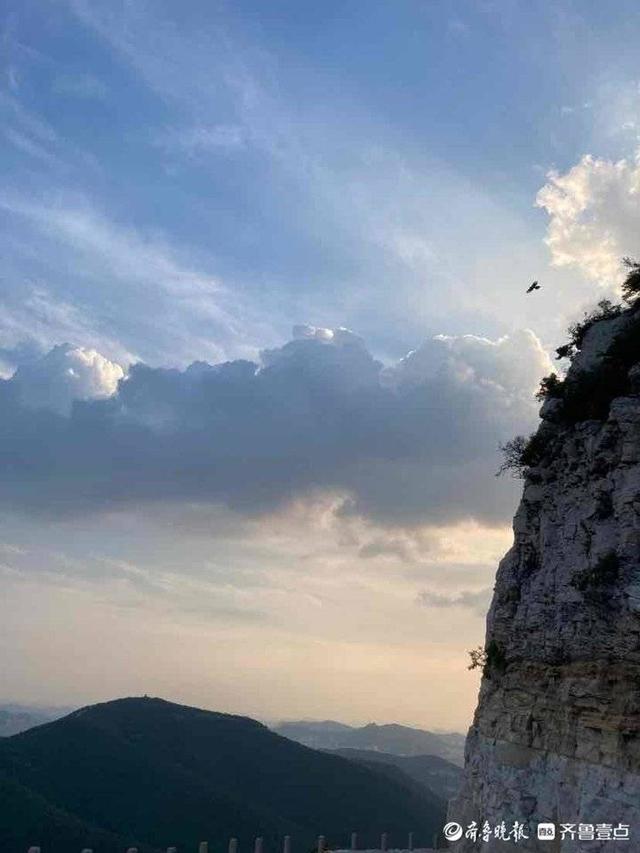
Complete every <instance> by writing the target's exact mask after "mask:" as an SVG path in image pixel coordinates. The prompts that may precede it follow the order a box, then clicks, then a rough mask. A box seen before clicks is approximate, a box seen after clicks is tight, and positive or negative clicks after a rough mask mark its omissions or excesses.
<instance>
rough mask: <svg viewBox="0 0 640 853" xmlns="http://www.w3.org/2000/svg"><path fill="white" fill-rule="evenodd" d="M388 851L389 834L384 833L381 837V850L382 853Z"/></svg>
mask: <svg viewBox="0 0 640 853" xmlns="http://www.w3.org/2000/svg"><path fill="white" fill-rule="evenodd" d="M386 849H387V833H386V832H383V833H382V835H381V836H380V850H381V851H382V853H385V851H386Z"/></svg>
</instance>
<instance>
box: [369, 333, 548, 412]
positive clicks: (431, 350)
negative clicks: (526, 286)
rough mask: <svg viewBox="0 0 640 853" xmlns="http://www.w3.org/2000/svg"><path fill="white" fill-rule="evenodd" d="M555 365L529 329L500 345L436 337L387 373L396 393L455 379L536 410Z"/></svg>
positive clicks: (484, 340) (461, 337)
mask: <svg viewBox="0 0 640 853" xmlns="http://www.w3.org/2000/svg"><path fill="white" fill-rule="evenodd" d="M550 369H551V361H550V359H549V356H548V354H547V352H546V351H545V349H544V348H543V346H542V344H541V343H540V341H539V340H538V338H537V336H536V335H535V334H534V333H533V332H532V331H531V330H530V329H519V330H516V331H514V332H512V333H511V334H509V335H504V336H503V337H501V338H499V339H498V340H490V339H489V338H483V337H479V336H477V335H457V336H453V335H436V336H435V337H433V338H431V339H430V340H428V341H425V343H424V344H423V345H422V346H421V347H419V348H418V349H416V350H413V351H412V352H410V353H409V354H408V355H407V356H405V358H403V359H401V361H399V362H398V364H397V365H394V366H393V367H389V368H387V369H386V370H385V371H384V373H383V378H384V381H385V383H386V384H387V385H388V386H390V387H394V388H406V387H410V386H418V385H420V384H421V383H423V382H425V381H426V380H430V379H435V378H438V377H445V376H446V377H448V378H450V379H455V380H456V382H457V383H458V384H460V385H475V386H477V387H478V388H484V389H486V391H487V392H490V391H493V392H495V393H499V394H500V395H501V397H502V403H503V405H504V404H505V403H507V404H508V401H509V400H511V401H516V400H519V401H520V402H523V403H524V404H525V406H527V407H530V406H532V397H533V393H534V391H535V389H536V388H537V386H538V383H539V382H540V377H541V376H542V375H544V374H545V373H548V372H549V370H550Z"/></svg>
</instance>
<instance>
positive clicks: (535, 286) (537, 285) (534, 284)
mask: <svg viewBox="0 0 640 853" xmlns="http://www.w3.org/2000/svg"><path fill="white" fill-rule="evenodd" d="M534 290H540V285H539V284H538V282H537V281H534V282H533V284H530V285H529V287H528V288H527V293H531V292H532V291H534Z"/></svg>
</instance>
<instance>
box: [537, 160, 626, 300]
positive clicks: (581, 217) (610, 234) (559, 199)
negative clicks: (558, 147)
mask: <svg viewBox="0 0 640 853" xmlns="http://www.w3.org/2000/svg"><path fill="white" fill-rule="evenodd" d="M536 204H537V206H538V207H541V208H544V210H546V211H547V213H548V214H549V217H550V221H549V225H548V229H547V237H546V243H547V245H548V246H549V248H550V250H551V255H552V262H553V264H554V266H558V267H562V266H575V267H577V268H578V269H580V271H581V272H582V273H584V274H585V275H587V276H588V277H589V278H590V279H592V280H593V281H596V282H598V283H600V284H601V285H603V286H609V287H611V286H613V285H615V284H617V283H618V282H619V280H620V276H621V271H622V269H621V263H620V262H621V258H622V257H623V256H625V255H632V256H635V255H637V254H638V253H639V251H640V238H639V236H638V235H639V234H640V156H638V155H637V156H636V158H634V159H623V160H619V161H618V162H613V161H611V160H604V159H600V158H597V157H593V156H591V155H586V156H585V157H583V158H582V159H581V160H580V162H579V163H577V164H576V165H575V166H573V167H572V168H571V169H569V170H568V171H567V172H565V173H564V174H560V173H558V172H550V173H549V175H548V180H547V183H546V184H545V185H544V186H543V187H542V189H541V190H540V191H539V192H538V195H537V199H536Z"/></svg>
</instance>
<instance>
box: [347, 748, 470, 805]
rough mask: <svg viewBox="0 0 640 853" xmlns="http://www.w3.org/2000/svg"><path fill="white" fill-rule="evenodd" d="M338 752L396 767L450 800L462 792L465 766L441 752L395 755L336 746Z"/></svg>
mask: <svg viewBox="0 0 640 853" xmlns="http://www.w3.org/2000/svg"><path fill="white" fill-rule="evenodd" d="M334 752H335V754H336V755H341V756H343V758H349V759H351V760H352V761H360V762H362V763H365V764H371V763H378V764H379V765H380V764H384V765H385V766H392V767H396V768H398V769H399V770H401V771H402V772H403V773H405V774H406V775H407V776H410V777H411V778H412V779H413V780H414V781H416V782H418V783H419V784H420V785H424V787H425V788H428V789H429V790H430V791H433V793H434V794H437V795H438V796H440V797H443V798H444V799H447V800H448V799H449V798H450V797H453V796H455V795H456V794H457V793H458V790H459V788H460V784H461V782H462V768H461V767H459V766H458V765H457V764H452V763H451V762H450V761H447V760H446V759H445V758H439V757H438V756H437V755H392V754H390V753H388V752H376V751H375V750H373V749H336V750H334Z"/></svg>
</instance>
